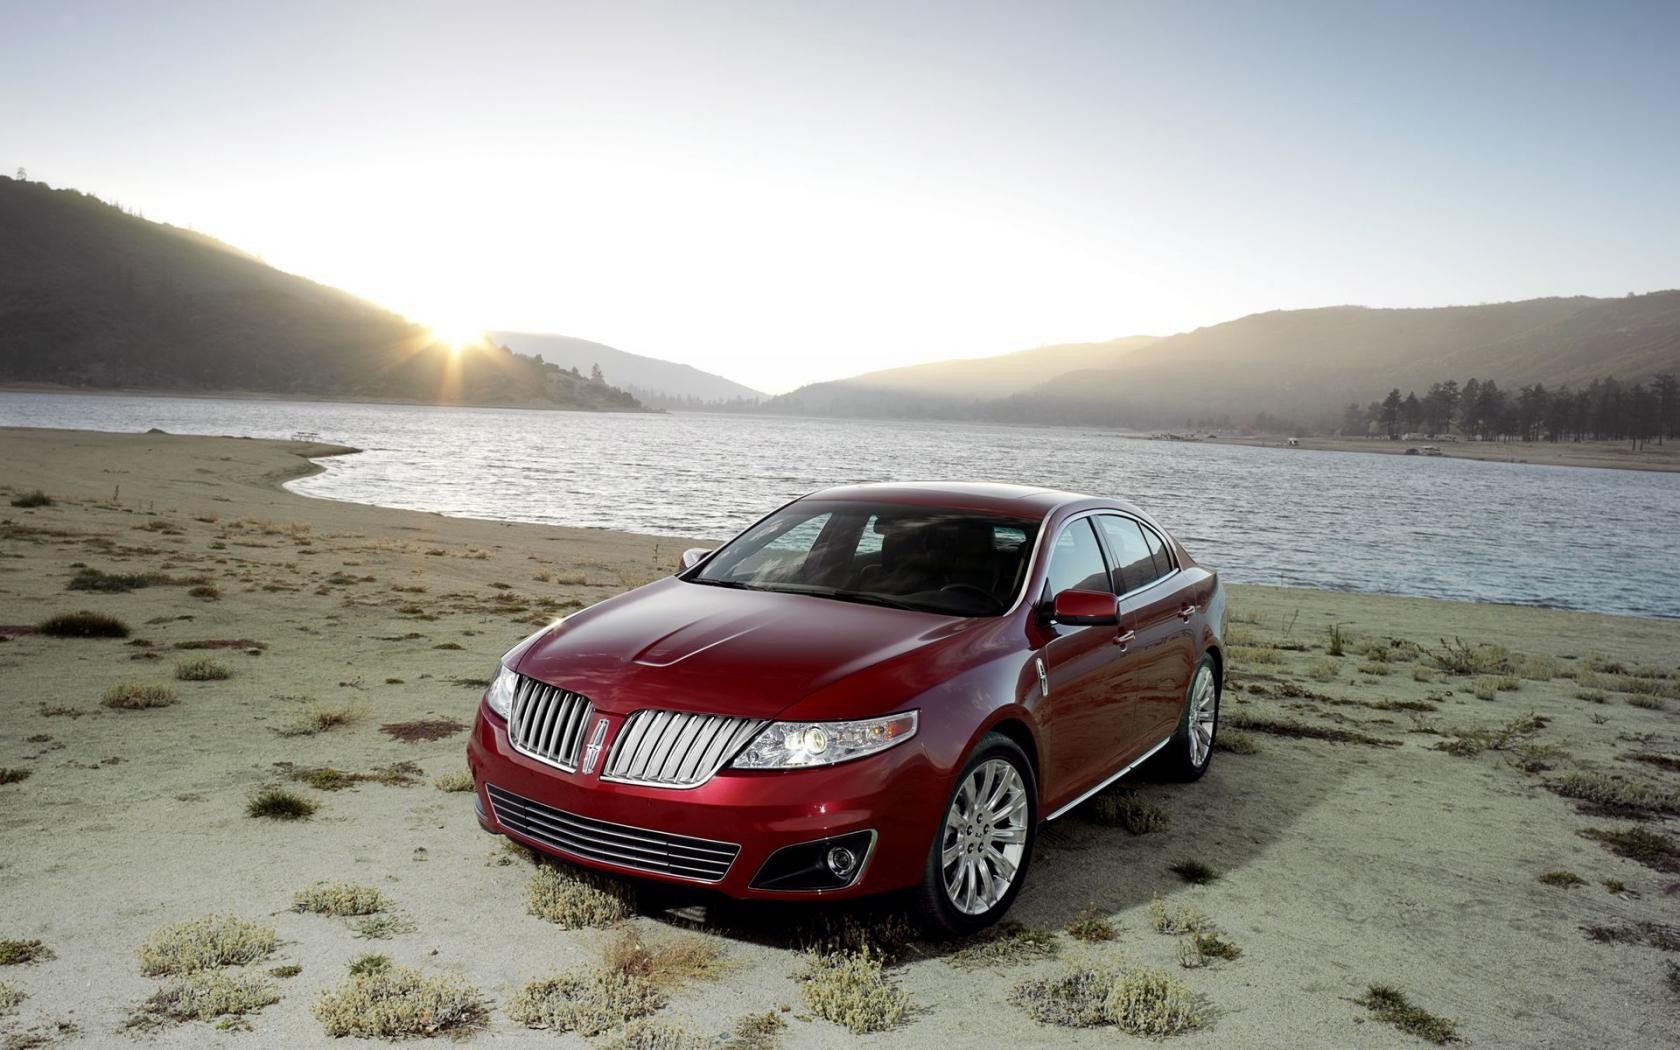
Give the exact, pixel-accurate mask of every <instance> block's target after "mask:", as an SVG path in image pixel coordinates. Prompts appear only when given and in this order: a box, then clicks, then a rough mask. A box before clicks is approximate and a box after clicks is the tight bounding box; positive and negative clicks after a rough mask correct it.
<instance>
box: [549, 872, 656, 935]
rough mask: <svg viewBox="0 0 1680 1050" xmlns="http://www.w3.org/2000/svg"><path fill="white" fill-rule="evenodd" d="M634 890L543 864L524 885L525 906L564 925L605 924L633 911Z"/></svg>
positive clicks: (578, 926) (576, 926)
mask: <svg viewBox="0 0 1680 1050" xmlns="http://www.w3.org/2000/svg"><path fill="white" fill-rule="evenodd" d="M633 899H634V898H633V895H632V891H631V890H630V889H629V888H628V887H627V886H625V885H623V884H622V883H616V882H609V881H607V880H606V879H602V878H598V877H595V876H592V875H586V874H584V873H582V872H569V871H562V870H561V869H560V868H557V867H554V866H553V865H549V864H544V865H542V866H540V867H538V868H537V870H536V871H534V872H532V873H531V881H530V883H529V884H528V885H527V886H526V887H525V910H526V911H528V912H530V913H531V914H532V915H535V916H536V917H537V918H539V919H545V920H547V921H548V922H552V923H554V924H555V925H556V926H559V927H560V928H561V929H566V930H575V929H580V928H582V927H585V926H605V925H607V924H609V923H614V922H618V921H619V920H620V919H624V918H627V917H628V916H629V915H630V912H631V909H632V905H633Z"/></svg>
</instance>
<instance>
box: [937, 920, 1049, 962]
mask: <svg viewBox="0 0 1680 1050" xmlns="http://www.w3.org/2000/svg"><path fill="white" fill-rule="evenodd" d="M1061 948H1062V946H1061V944H1060V942H1058V941H1057V940H1056V935H1055V934H1053V933H1051V932H1050V931H1049V930H1040V929H1036V928H1034V927H1031V926H1026V925H1023V924H1021V923H1019V922H1015V921H1014V920H1012V919H1009V920H1005V921H1003V922H1000V923H998V924H997V925H996V926H993V927H992V928H991V929H989V930H986V931H984V932H982V933H979V934H976V935H975V936H973V937H971V938H969V939H968V941H967V942H966V943H965V944H963V945H962V946H961V947H960V948H958V949H957V950H956V951H955V952H953V953H951V956H950V960H949V961H950V963H951V965H952V966H955V967H957V968H958V969H959V970H972V969H975V968H977V967H981V966H1008V965H1013V964H1018V963H1028V962H1036V961H1038V960H1039V959H1050V958H1054V957H1055V956H1056V955H1058V954H1060V953H1061Z"/></svg>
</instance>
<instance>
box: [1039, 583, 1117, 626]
mask: <svg viewBox="0 0 1680 1050" xmlns="http://www.w3.org/2000/svg"><path fill="white" fill-rule="evenodd" d="M1050 609H1051V611H1050V616H1051V618H1052V619H1054V620H1055V621H1056V622H1057V623H1061V624H1067V625H1068V626H1069V627H1102V626H1111V627H1112V626H1118V625H1119V623H1120V603H1119V600H1118V599H1116V598H1115V597H1114V595H1112V594H1110V593H1108V592H1107V591H1082V590H1078V589H1077V588H1070V589H1068V590H1065V591H1063V592H1062V593H1060V594H1058V595H1056V600H1055V601H1054V602H1053V603H1051V607H1050Z"/></svg>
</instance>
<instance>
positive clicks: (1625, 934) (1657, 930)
mask: <svg viewBox="0 0 1680 1050" xmlns="http://www.w3.org/2000/svg"><path fill="white" fill-rule="evenodd" d="M1585 929H1586V934H1587V936H1588V937H1591V938H1592V939H1593V940H1595V941H1599V942H1601V943H1604V944H1640V945H1644V946H1645V947H1647V948H1656V949H1657V950H1659V951H1665V952H1680V926H1668V925H1665V924H1663V923H1660V922H1624V923H1622V924H1621V925H1619V926H1588V927H1585Z"/></svg>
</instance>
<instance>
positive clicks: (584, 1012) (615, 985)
mask: <svg viewBox="0 0 1680 1050" xmlns="http://www.w3.org/2000/svg"><path fill="white" fill-rule="evenodd" d="M664 1005H665V996H664V995H663V994H662V993H661V992H660V991H659V989H658V988H656V987H654V985H653V983H652V982H651V981H648V980H647V979H645V978H642V977H637V976H635V975H634V974H628V973H622V972H620V971H617V970H607V969H594V968H589V969H577V970H569V971H567V972H565V973H562V974H556V975H554V976H552V977H543V978H539V979H537V980H535V981H532V982H530V983H529V984H527V985H525V986H524V987H522V988H520V989H519V990H518V991H517V992H515V993H513V997H512V998H511V999H509V1000H508V1003H507V1015H508V1016H509V1017H511V1018H513V1019H514V1020H515V1021H518V1022H519V1023H520V1024H522V1025H524V1026H525V1027H527V1028H552V1029H554V1030H556V1031H560V1032H577V1033H578V1034H579V1035H583V1036H592V1035H600V1034H601V1033H602V1032H605V1031H609V1030H610V1029H613V1028H617V1027H619V1026H620V1025H623V1024H627V1023H628V1022H630V1021H633V1020H635V1019H636V1018H638V1017H646V1016H647V1015H648V1014H651V1013H653V1012H654V1011H655V1010H657V1009H659V1008H660V1007H661V1006H664Z"/></svg>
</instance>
